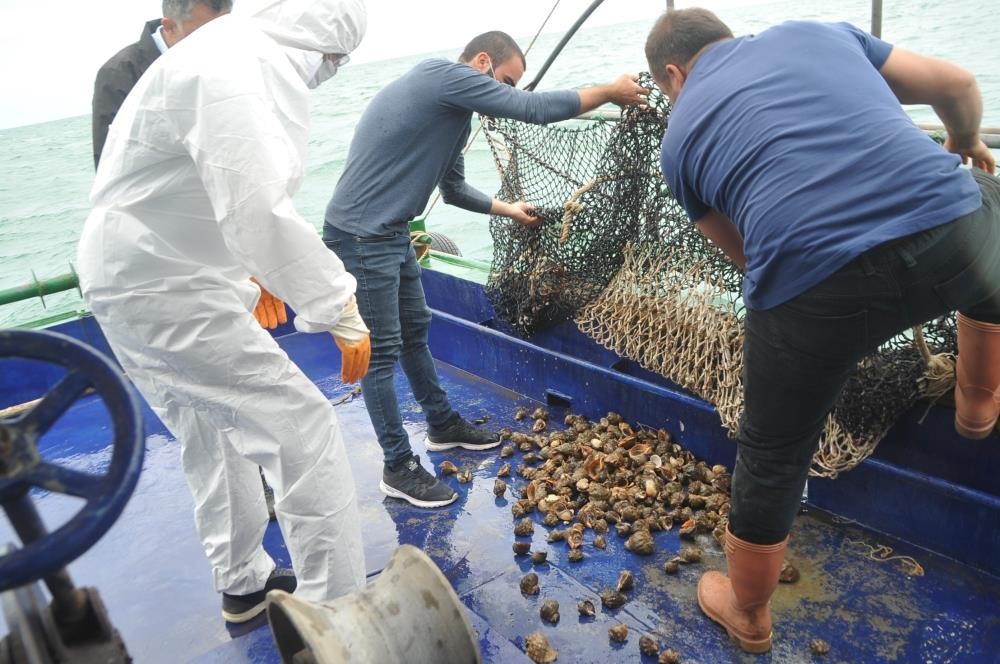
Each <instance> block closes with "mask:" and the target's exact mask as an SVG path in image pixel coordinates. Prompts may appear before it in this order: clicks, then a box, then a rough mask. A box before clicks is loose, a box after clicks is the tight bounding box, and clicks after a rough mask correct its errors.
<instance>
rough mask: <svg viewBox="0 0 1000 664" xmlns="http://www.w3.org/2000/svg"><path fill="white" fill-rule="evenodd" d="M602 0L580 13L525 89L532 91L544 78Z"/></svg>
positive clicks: (596, 0)
mask: <svg viewBox="0 0 1000 664" xmlns="http://www.w3.org/2000/svg"><path fill="white" fill-rule="evenodd" d="M602 2H604V0H594V1H593V2H592V3H590V6H589V7H587V9H586V10H584V12H583V14H581V15H580V18H578V19H576V23H574V24H573V25H572V27H570V29H569V30H567V31H566V34H565V35H563V38H562V39H560V40H559V43H558V44H556V47H555V49H554V50H553V51H552V54H551V55H549V59H548V60H546V61H545V64H543V65H542V68H541V69H539V70H538V76H535V80H533V81H532V82H531V83H528V85H526V86H525V87H524V89H525V90H529V91H530V90H534V89H535V86H537V85H538V83H539V82H540V81H541V80H542V77H543V76H545V72H547V71H548V70H549V67H551V66H552V63H553V62H555V59H556V58H557V57H559V54H560V53H561V52H562V50H563V47H564V46H566V44H567V42H569V40H570V39H572V38H573V35H575V34H576V31H577V30H579V29H580V26H581V25H583V22H584V21H586V20H587V19H588V18H589V17H590V15H591V14H593V13H594V10H595V9H597V8H598V7H600V6H601V3H602Z"/></svg>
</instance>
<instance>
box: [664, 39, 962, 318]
mask: <svg viewBox="0 0 1000 664" xmlns="http://www.w3.org/2000/svg"><path fill="white" fill-rule="evenodd" d="M891 50H892V46H891V45H890V44H887V43H886V42H884V41H882V40H880V39H876V38H875V37H872V36H871V35H870V34H868V33H866V32H864V31H862V30H859V29H857V28H855V27H854V26H851V25H848V24H846V23H838V24H824V23H813V22H803V21H791V22H788V23H783V24H782V25H779V26H776V27H773V28H771V29H769V30H766V31H764V32H762V33H761V34H759V35H755V36H748V37H741V38H739V39H732V40H727V41H723V42H720V43H718V44H716V45H714V46H712V47H710V48H709V49H708V50H707V51H705V53H703V54H702V56H701V57H700V58H699V59H698V61H697V62H696V63H695V66H694V67H693V68H692V70H691V72H690V75H689V76H688V79H687V81H686V82H685V84H684V87H683V89H682V91H681V93H680V95H679V96H678V99H677V103H676V105H675V106H674V109H673V112H672V113H671V116H670V120H669V124H668V128H667V132H666V134H665V135H664V137H663V146H662V153H661V165H662V168H663V174H664V177H665V178H666V181H667V184H668V185H669V186H670V189H671V191H672V192H673V193H674V195H675V196H676V197H677V200H678V201H679V202H680V203H681V205H682V206H683V207H684V209H685V210H686V211H687V213H688V216H689V217H690V218H691V220H692V221H697V220H698V219H700V218H701V217H703V216H704V215H705V214H706V213H707V212H709V211H710V210H711V209H715V210H718V211H719V212H722V213H724V214H725V215H727V216H728V217H729V218H730V219H731V220H732V221H733V223H735V224H736V226H737V228H739V231H740V233H741V234H742V236H743V247H744V252H745V254H746V257H747V271H746V276H745V279H744V282H743V298H744V302H745V303H746V305H747V306H748V307H750V308H752V309H769V308H771V307H774V306H777V305H779V304H781V303H782V302H785V301H787V300H789V299H791V298H793V297H795V296H796V295H798V294H800V293H802V292H803V291H805V290H807V289H809V288H810V287H811V286H814V285H816V284H817V283H819V282H820V281H822V280H823V279H825V278H826V277H828V276H830V275H831V274H833V273H834V272H836V271H837V270H838V269H840V268H841V267H843V266H844V265H846V264H847V263H849V262H850V261H851V260H852V259H854V258H856V257H857V256H859V255H860V254H862V253H864V252H865V251H867V250H868V249H870V248H872V247H874V246H876V245H879V244H882V243H885V242H888V241H890V240H894V239H897V238H901V237H905V236H907V235H911V234H913V233H916V232H919V231H921V230H926V229H928V228H933V227H934V226H938V225H941V224H944V223H947V222H949V221H951V220H953V219H955V218H957V217H960V216H962V215H964V214H967V213H969V212H972V211H974V210H976V209H978V208H979V206H980V205H981V198H980V194H979V188H978V187H977V186H976V184H975V181H974V180H973V178H972V175H971V174H970V173H969V172H968V171H967V170H965V169H963V168H961V160H960V159H959V157H958V156H957V155H954V154H951V153H948V152H945V151H944V150H943V149H941V147H940V146H938V145H937V144H936V143H934V141H932V140H931V139H930V138H928V137H927V136H926V135H925V134H924V133H923V132H922V131H920V130H919V129H918V128H917V127H916V125H914V123H913V121H912V120H911V119H910V118H909V116H907V115H906V113H905V112H904V111H903V110H902V108H901V107H900V105H899V101H898V100H897V99H896V97H895V95H894V94H893V93H892V91H891V90H890V89H889V86H888V84H887V83H886V82H885V79H883V78H882V76H881V75H880V74H879V72H878V70H879V69H880V68H881V67H882V65H883V64H884V63H885V61H886V58H888V57H889V53H890V51H891Z"/></svg>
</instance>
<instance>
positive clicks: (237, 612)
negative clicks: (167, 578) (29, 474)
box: [78, 0, 370, 622]
mask: <svg viewBox="0 0 1000 664" xmlns="http://www.w3.org/2000/svg"><path fill="white" fill-rule="evenodd" d="M247 5H250V6H252V7H253V9H252V10H247V9H246V6H247ZM241 9H242V10H243V11H241ZM237 12H239V14H236V15H229V16H223V17H221V18H219V19H216V20H215V21H212V22H211V23H209V24H207V25H205V26H203V27H202V28H201V29H199V30H198V31H197V32H196V33H195V34H193V35H191V36H190V37H189V38H187V39H185V40H183V41H182V42H180V43H179V44H177V45H176V46H175V47H174V48H172V49H170V50H169V51H168V52H167V53H165V54H164V55H163V56H161V57H160V58H158V59H157V60H156V62H155V63H153V65H152V66H151V67H150V68H149V70H148V71H147V72H146V73H145V75H144V76H143V77H142V78H141V79H140V80H139V82H138V83H137V84H136V86H135V88H134V89H133V90H132V92H131V93H130V94H129V96H128V98H127V99H126V100H125V103H124V104H123V106H122V108H121V110H120V111H119V114H118V116H117V118H116V119H115V121H114V123H113V125H112V126H111V131H110V135H109V137H108V141H107V145H106V147H105V148H104V153H103V156H102V158H101V163H100V167H99V169H98V171H97V180H96V182H95V184H94V188H93V191H92V193H91V202H92V204H93V209H92V211H91V213H90V216H89V217H88V218H87V222H86V225H85V226H84V229H83V235H82V238H81V240H80V247H79V253H78V261H79V273H80V283H81V287H82V289H83V293H84V297H85V299H86V302H87V304H88V306H89V307H90V309H91V311H92V312H93V314H94V316H95V317H96V318H97V320H98V322H99V323H100V324H101V327H102V329H103V330H104V333H105V335H106V336H107V339H108V342H109V343H110V345H111V348H112V349H113V350H114V353H115V355H116V356H117V357H118V359H119V361H120V362H121V364H122V367H123V368H124V369H125V371H126V372H127V373H128V375H129V376H130V377H131V379H132V380H133V382H134V383H135V385H136V387H138V389H139V391H140V392H142V394H143V396H144V397H145V398H146V400H147V401H148V402H149V404H150V406H152V408H153V410H154V411H155V412H156V414H157V415H158V416H159V417H160V419H161V420H163V422H164V424H166V426H167V427H168V428H169V429H170V431H171V432H172V433H173V434H174V435H175V436H176V437H177V439H178V440H179V441H180V443H181V457H182V463H183V467H184V472H185V475H186V476H187V481H188V484H189V486H190V489H191V493H192V494H193V496H194V504H195V521H196V525H197V529H198V535H199V537H200V539H201V542H202V544H203V546H204V549H205V553H206V555H207V556H208V559H209V562H210V563H211V566H212V573H213V577H214V583H215V588H216V590H217V591H218V592H221V593H222V594H223V596H222V614H223V617H224V618H225V619H226V620H228V621H231V622H245V621H247V620H250V619H251V618H253V617H254V616H256V615H257V614H259V613H260V612H261V611H262V610H263V608H264V596H265V594H266V592H267V591H268V590H271V589H281V590H286V591H292V590H296V579H297V586H298V587H297V590H296V594H297V595H299V596H301V597H303V598H305V599H309V600H314V601H324V600H330V599H333V598H334V597H337V596H339V595H342V594H346V593H349V592H353V591H354V590H356V589H358V588H360V587H362V586H363V584H364V581H365V566H364V553H363V550H362V545H361V528H360V522H359V516H358V508H357V500H356V495H355V490H354V480H353V478H352V475H351V471H350V466H349V465H348V461H347V457H346V454H345V451H344V444H343V439H342V437H341V433H340V428H339V426H338V424H337V420H336V417H335V415H334V411H333V408H332V406H331V405H330V403H329V401H328V400H327V399H326V398H325V397H324V396H323V394H322V393H321V392H320V391H319V389H318V388H317V387H316V386H315V385H314V384H313V383H312V382H311V381H310V380H309V379H308V378H307V377H306V376H305V375H304V374H303V373H302V371H301V370H300V369H299V368H298V367H296V366H295V365H294V364H293V363H292V362H291V361H290V360H289V358H288V356H287V355H286V354H285V353H284V351H282V350H281V348H279V346H278V345H277V343H275V341H274V339H272V337H271V336H270V335H269V334H268V333H267V332H266V331H265V330H263V329H262V328H261V326H260V325H258V324H257V323H256V322H255V321H254V317H253V315H252V313H251V312H252V311H253V309H254V305H255V303H256V301H257V299H258V297H259V294H260V292H259V290H258V288H257V286H256V285H254V284H253V283H252V282H251V281H250V280H249V276H250V275H251V274H253V275H254V276H256V277H257V279H258V280H259V281H260V283H261V284H262V285H263V287H264V288H266V289H267V290H269V291H271V292H273V293H274V294H275V295H276V296H278V297H280V298H282V299H284V300H285V301H286V302H288V303H289V304H290V305H291V306H292V307H293V308H294V309H295V311H296V313H297V317H296V319H295V321H294V324H295V327H296V329H298V330H299V331H301V332H317V333H330V334H332V335H333V337H334V341H335V342H336V344H337V346H338V347H339V348H340V350H341V354H342V360H343V370H342V378H343V379H344V381H345V382H355V381H357V380H360V378H361V377H362V376H363V375H364V374H365V372H366V371H367V367H368V358H369V356H370V345H369V341H368V329H367V328H366V327H365V324H364V322H363V321H362V320H361V317H360V316H359V314H358V309H357V305H356V304H355V299H354V291H355V286H356V283H355V280H354V278H353V277H352V276H351V275H350V274H348V273H347V272H345V270H344V266H343V264H342V263H341V262H340V260H339V259H338V258H337V257H336V256H335V255H334V254H333V253H332V252H330V251H329V250H327V248H326V247H325V246H324V245H323V243H322V241H320V239H319V236H318V234H317V232H316V230H315V229H314V228H313V227H312V226H311V225H309V224H308V223H306V222H305V221H304V220H303V219H302V218H301V217H300V216H299V215H298V213H297V212H296V211H295V207H294V206H293V204H292V198H291V197H292V195H293V194H294V193H295V192H296V190H297V189H298V188H299V185H300V183H301V181H302V177H303V164H304V161H305V154H306V143H307V139H308V126H309V100H308V87H307V85H308V86H309V87H312V86H315V85H316V84H318V83H319V82H321V81H322V80H324V79H326V78H329V77H330V76H332V75H333V73H334V72H335V71H336V67H337V65H338V63H340V62H343V60H344V59H345V58H346V54H348V53H350V52H351V51H352V50H353V49H354V48H355V47H357V45H358V43H359V42H360V40H361V37H362V35H363V34H364V31H365V25H366V23H365V22H366V17H365V10H364V5H363V1H362V0H284V1H274V0H272V1H270V2H266V1H261V2H256V3H253V2H249V1H244V2H243V3H238V6H237ZM331 348H332V346H331ZM258 465H259V466H260V467H262V468H263V470H264V474H265V476H266V477H267V481H268V482H269V483H270V484H271V486H272V487H273V488H274V492H275V508H276V512H277V516H278V522H279V525H280V526H281V531H282V533H283V535H284V538H285V542H286V544H287V545H288V550H289V552H290V554H291V558H292V566H293V568H294V575H293V574H292V572H291V571H290V570H276V569H275V563H274V561H273V560H272V559H271V558H270V556H268V554H267V553H266V552H265V551H264V549H263V547H262V545H261V543H262V539H263V536H264V530H265V527H266V525H267V521H268V516H267V511H266V509H265V506H264V493H263V490H262V487H261V483H260V479H259V475H258V470H257V466H258Z"/></svg>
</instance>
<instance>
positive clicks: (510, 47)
mask: <svg viewBox="0 0 1000 664" xmlns="http://www.w3.org/2000/svg"><path fill="white" fill-rule="evenodd" d="M481 52H485V53H486V54H487V55H489V56H490V60H492V61H493V67H494V68H496V67H499V66H500V65H502V64H503V63H505V62H507V61H508V60H510V59H511V58H512V57H513V56H515V55H516V56H517V57H519V58H521V64H522V65H523V66H524V67H525V68H527V66H528V63H527V62H526V61H525V60H524V53H522V52H521V47H520V46H518V45H517V42H516V41H514V38H513V37H511V36H510V35H508V34H507V33H506V32H500V31H499V30H492V31H490V32H484V33H483V34H481V35H479V36H477V37H473V39H472V41H470V42H469V43H468V44H466V45H465V50H464V51H462V55H460V56H458V61H459V62H469V61H470V60H472V58H474V57H476V53H481Z"/></svg>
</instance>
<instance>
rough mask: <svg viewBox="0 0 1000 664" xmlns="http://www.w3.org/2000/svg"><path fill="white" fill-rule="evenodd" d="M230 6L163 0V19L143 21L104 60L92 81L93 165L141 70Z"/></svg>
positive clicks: (220, 1) (226, 0) (208, 0)
mask: <svg viewBox="0 0 1000 664" xmlns="http://www.w3.org/2000/svg"><path fill="white" fill-rule="evenodd" d="M232 8H233V2H232V0H164V1H163V18H162V19H159V18H157V19H153V20H152V21H147V22H146V25H145V26H143V29H142V34H141V35H139V41H137V42H135V43H134V44H129V45H128V46H126V47H125V48H123V49H122V50H120V51H118V53H116V54H115V55H113V56H112V57H111V59H110V60H108V61H107V62H105V63H104V65H103V66H102V67H101V69H100V70H99V71H98V72H97V79H96V80H95V81H94V109H93V135H94V167H95V168H96V167H97V163H98V162H99V161H100V160H101V150H103V149H104V141H105V140H106V139H107V137H108V127H110V126H111V122H112V121H113V120H114V119H115V115H117V114H118V109H119V108H121V105H122V102H124V101H125V97H127V96H128V93H129V92H130V91H131V90H132V86H134V85H135V82H136V81H138V80H139V77H140V76H142V74H143V72H145V71H146V70H147V69H149V65H151V64H153V61H154V60H156V58H158V57H160V55H161V54H162V53H164V52H166V50H167V49H168V48H170V47H171V46H173V45H174V44H176V43H177V42H179V41H180V40H181V39H183V38H184V37H186V36H187V35H189V34H191V33H192V32H194V31H195V30H197V29H198V28H199V27H201V26H202V25H204V24H205V23H208V22H209V21H211V20H212V19H213V18H218V17H219V16H221V15H223V14H228V13H229V12H230V10H231V9H232Z"/></svg>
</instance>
